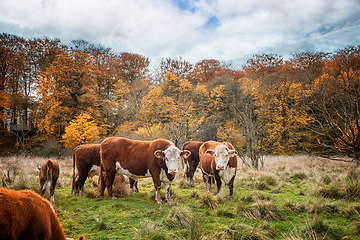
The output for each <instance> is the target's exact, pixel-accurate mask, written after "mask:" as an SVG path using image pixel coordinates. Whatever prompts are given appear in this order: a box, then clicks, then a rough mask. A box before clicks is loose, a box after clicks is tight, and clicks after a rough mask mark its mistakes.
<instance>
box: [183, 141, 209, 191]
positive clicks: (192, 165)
mask: <svg viewBox="0 0 360 240" xmlns="http://www.w3.org/2000/svg"><path fill="white" fill-rule="evenodd" d="M203 143H204V142H196V141H189V142H185V143H184V145H183V146H182V148H181V150H189V151H190V152H191V155H190V156H189V157H188V158H185V159H184V161H185V169H184V173H185V175H184V177H186V179H187V181H188V182H190V184H191V186H193V187H195V184H194V173H195V171H196V168H197V166H198V165H199V162H200V159H199V148H200V146H201V145H202V144H203Z"/></svg>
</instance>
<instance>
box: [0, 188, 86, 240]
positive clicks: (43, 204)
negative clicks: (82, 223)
mask: <svg viewBox="0 0 360 240" xmlns="http://www.w3.org/2000/svg"><path fill="white" fill-rule="evenodd" d="M0 216H1V217H0V239H8V240H33V239H43V240H65V239H66V238H65V234H64V230H63V228H62V226H61V225H60V222H59V219H58V218H57V216H56V213H55V211H54V209H53V208H52V206H51V203H50V202H49V201H48V200H46V199H44V198H42V197H40V196H39V195H38V194H37V193H35V192H33V191H31V190H21V191H16V190H12V189H6V188H0ZM80 239H81V240H83V239H85V237H84V236H80V237H79V240H80Z"/></svg>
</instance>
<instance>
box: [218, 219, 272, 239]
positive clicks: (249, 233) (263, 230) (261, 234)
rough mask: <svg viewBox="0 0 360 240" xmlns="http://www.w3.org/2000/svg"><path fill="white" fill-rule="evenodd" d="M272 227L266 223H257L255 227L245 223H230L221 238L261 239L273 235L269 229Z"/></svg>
mask: <svg viewBox="0 0 360 240" xmlns="http://www.w3.org/2000/svg"><path fill="white" fill-rule="evenodd" d="M271 229H274V227H273V226H270V225H269V224H268V223H259V224H256V225H255V227H251V226H249V225H246V224H232V225H231V226H230V227H229V228H227V229H225V231H224V233H223V234H222V235H223V236H222V238H221V239H231V240H235V239H243V240H263V239H270V238H271V237H274V236H275V234H274V232H273V231H272V230H271Z"/></svg>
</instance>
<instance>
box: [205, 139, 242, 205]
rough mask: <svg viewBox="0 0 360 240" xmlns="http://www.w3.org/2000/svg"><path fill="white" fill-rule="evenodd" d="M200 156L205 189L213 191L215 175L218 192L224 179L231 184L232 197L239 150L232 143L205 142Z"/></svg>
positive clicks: (227, 183) (231, 195)
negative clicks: (212, 185) (212, 184)
mask: <svg viewBox="0 0 360 240" xmlns="http://www.w3.org/2000/svg"><path fill="white" fill-rule="evenodd" d="M199 157H200V168H201V171H202V174H203V180H204V184H205V190H206V191H211V183H212V177H214V178H215V182H216V185H217V188H218V191H217V193H219V192H220V190H221V179H222V180H223V181H224V182H225V184H226V185H228V186H229V190H230V198H232V197H233V195H234V193H233V189H234V179H235V176H236V168H237V152H236V151H235V150H234V147H233V146H232V145H231V143H229V142H223V143H220V142H215V141H208V142H205V143H204V144H202V145H201V146H200V149H199Z"/></svg>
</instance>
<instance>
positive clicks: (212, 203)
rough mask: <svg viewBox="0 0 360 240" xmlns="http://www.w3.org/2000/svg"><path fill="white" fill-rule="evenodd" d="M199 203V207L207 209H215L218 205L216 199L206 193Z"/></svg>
mask: <svg viewBox="0 0 360 240" xmlns="http://www.w3.org/2000/svg"><path fill="white" fill-rule="evenodd" d="M200 201H201V205H202V206H204V207H205V208H208V209H215V208H217V207H218V205H219V204H218V201H217V199H216V197H215V196H214V195H212V194H211V193H208V192H207V193H205V194H204V196H203V197H202V198H201V199H200Z"/></svg>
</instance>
